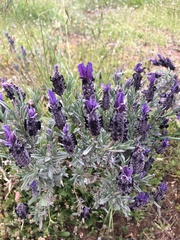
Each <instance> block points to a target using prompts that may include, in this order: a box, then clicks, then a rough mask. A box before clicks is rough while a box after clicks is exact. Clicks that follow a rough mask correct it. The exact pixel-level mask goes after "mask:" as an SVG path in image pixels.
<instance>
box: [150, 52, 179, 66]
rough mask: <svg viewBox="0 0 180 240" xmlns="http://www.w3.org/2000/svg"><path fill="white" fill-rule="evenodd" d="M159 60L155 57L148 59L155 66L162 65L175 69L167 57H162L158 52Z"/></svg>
mask: <svg viewBox="0 0 180 240" xmlns="http://www.w3.org/2000/svg"><path fill="white" fill-rule="evenodd" d="M158 57H159V60H156V59H152V58H151V59H150V61H151V62H152V63H153V65H155V66H163V67H166V68H169V69H171V70H175V66H174V64H173V63H172V62H171V60H170V59H169V58H164V57H162V56H161V55H160V54H158Z"/></svg>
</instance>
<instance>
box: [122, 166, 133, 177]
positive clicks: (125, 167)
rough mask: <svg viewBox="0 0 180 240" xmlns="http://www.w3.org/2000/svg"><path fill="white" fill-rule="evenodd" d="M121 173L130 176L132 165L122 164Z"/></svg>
mask: <svg viewBox="0 0 180 240" xmlns="http://www.w3.org/2000/svg"><path fill="white" fill-rule="evenodd" d="M122 173H123V174H124V175H126V176H127V177H130V176H131V175H132V173H133V168H132V167H128V166H124V167H123V169H122Z"/></svg>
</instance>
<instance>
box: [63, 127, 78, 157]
mask: <svg viewBox="0 0 180 240" xmlns="http://www.w3.org/2000/svg"><path fill="white" fill-rule="evenodd" d="M62 133H63V136H62V144H63V147H64V148H65V150H66V152H67V153H69V154H73V152H74V148H75V145H76V144H77V140H76V136H75V135H74V134H73V133H72V134H71V133H70V132H69V125H68V124H65V125H64V127H63V131H62Z"/></svg>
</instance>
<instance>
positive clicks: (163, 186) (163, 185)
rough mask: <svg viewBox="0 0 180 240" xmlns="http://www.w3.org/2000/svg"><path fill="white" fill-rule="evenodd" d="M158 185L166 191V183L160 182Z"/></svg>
mask: <svg viewBox="0 0 180 240" xmlns="http://www.w3.org/2000/svg"><path fill="white" fill-rule="evenodd" d="M159 187H160V189H161V190H162V191H167V185H166V184H165V183H164V182H162V183H161V184H160V185H159Z"/></svg>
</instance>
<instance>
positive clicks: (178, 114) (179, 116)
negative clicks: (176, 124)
mask: <svg viewBox="0 0 180 240" xmlns="http://www.w3.org/2000/svg"><path fill="white" fill-rule="evenodd" d="M176 116H177V119H178V120H180V111H179V112H177V114H176Z"/></svg>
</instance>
